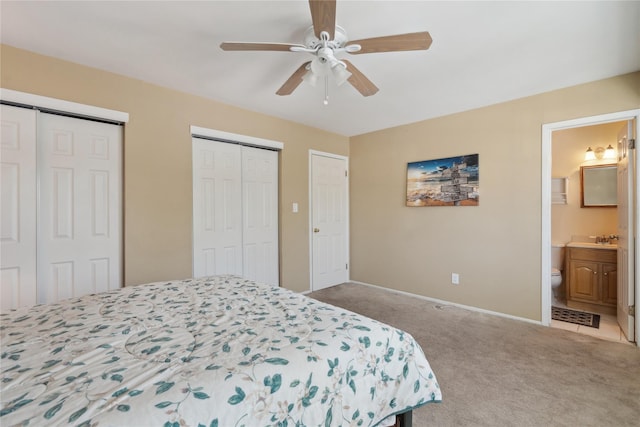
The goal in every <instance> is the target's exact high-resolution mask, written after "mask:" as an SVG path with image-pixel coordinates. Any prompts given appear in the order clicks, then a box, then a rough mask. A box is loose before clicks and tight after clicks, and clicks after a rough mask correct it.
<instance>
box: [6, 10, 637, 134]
mask: <svg viewBox="0 0 640 427" xmlns="http://www.w3.org/2000/svg"><path fill="white" fill-rule="evenodd" d="M0 15H1V22H0V24H1V27H0V28H1V33H0V40H1V41H2V43H3V44H8V45H11V46H15V47H19V48H22V49H27V50H30V51H34V52H38V53H41V54H45V55H50V56H54V57H58V58H62V59H65V60H68V61H72V62H76V63H80V64H85V65H89V66H92V67H96V68H100V69H104V70H108V71H112V72H114V73H118V74H123V75H126V76H130V77H134V78H137V79H141V80H144V81H147V82H150V83H155V84H158V85H161V86H165V87H169V88H173V89H177V90H180V91H183V92H188V93H191V94H196V95H200V96H203V97H206V98H210V99H214V100H217V101H220V102H223V103H225V104H230V105H235V106H238V107H241V108H245V109H248V110H252V111H258V112H262V113H265V114H269V115H272V116H276V117H281V118H284V119H288V120H292V121H295V122H299V123H303V124H305V125H309V126H313V127H317V128H321V129H325V130H328V131H332V132H336V133H339V134H342V135H346V136H352V135H357V134H362V133H366V132H371V131H375V130H379V129H383V128H388V127H392V126H397V125H401V124H406V123H411V122H416V121H420V120H424V119H428V118H432V117H437V116H442V115H446V114H450V113H455V112H460V111H465V110H469V109H473V108H477V107H481V106H486V105H490V104H495V103H498V102H502V101H506V100H511V99H516V98H521V97H524V96H528V95H533V94H536V93H541V92H545V91H550V90H554V89H559V88H562V87H567V86H572V85H576V84H580V83H585V82H589V81H593V80H598V79H602V78H607V77H611V76H615V75H619V74H624V73H628V72H632V71H636V70H640V25H638V23H640V2H639V1H623V2H612V1H589V2H540V1H534V2H517V1H501V2H484V1H472V2H458V1H447V2H436V1H350V0H338V5H337V23H338V25H340V26H342V27H343V28H345V29H346V31H347V34H348V36H349V38H350V39H361V38H368V37H375V36H382V35H392V34H399V33H407V32H417V31H424V30H427V31H429V32H430V34H431V36H432V38H433V44H432V45H431V48H430V49H429V50H427V51H413V52H392V53H374V54H364V55H348V54H344V55H343V56H341V57H339V59H340V58H346V57H348V59H349V60H350V61H351V62H352V63H353V64H354V65H355V66H356V67H358V68H359V69H360V70H361V71H362V72H363V73H364V74H365V75H366V76H367V77H369V79H370V80H372V81H373V83H375V84H376V85H377V86H378V87H379V88H380V91H379V92H378V93H377V94H376V95H374V96H371V97H366V98H365V97H363V96H361V95H360V94H359V93H358V92H356V90H355V89H354V88H353V87H351V86H350V85H348V84H346V85H344V86H341V87H336V86H334V85H333V84H331V85H330V88H329V92H330V98H329V101H330V102H329V105H328V106H325V105H323V103H322V100H323V97H324V90H323V87H315V88H314V87H311V86H309V85H307V84H306V83H303V84H301V85H300V86H299V87H298V89H296V91H295V92H294V93H293V94H292V95H290V96H284V97H281V96H277V95H276V94H275V92H276V90H278V88H279V87H280V86H281V85H282V84H283V83H284V82H285V80H286V79H287V78H288V77H289V76H290V75H291V74H292V73H293V71H294V70H295V69H296V68H298V66H299V65H301V64H302V63H303V62H305V61H307V60H309V59H311V57H310V56H309V55H308V54H305V53H293V52H223V51H222V50H221V49H220V48H219V45H220V43H221V42H222V41H251V42H262V41H263V42H281V43H295V44H298V43H302V42H303V40H302V39H303V33H304V31H305V30H306V29H307V28H308V27H309V26H310V25H311V16H310V12H309V6H308V3H307V1H306V0H295V1H269V0H262V1H251V2H250V1H237V0H236V1H208V2H204V1H199V2H186V1H175V2H166V1H165V2H159V1H142V2H131V1H129V2H114V1H91V2H62V1H46V2H35V1H33V2H31V1H19V2H13V1H5V0H2V1H1V3H0Z"/></svg>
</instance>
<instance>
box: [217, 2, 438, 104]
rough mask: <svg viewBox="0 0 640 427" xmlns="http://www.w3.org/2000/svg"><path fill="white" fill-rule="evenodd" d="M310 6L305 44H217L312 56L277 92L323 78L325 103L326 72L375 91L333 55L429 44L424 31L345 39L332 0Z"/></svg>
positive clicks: (366, 90) (364, 90) (366, 91)
mask: <svg viewBox="0 0 640 427" xmlns="http://www.w3.org/2000/svg"><path fill="white" fill-rule="evenodd" d="M309 8H310V9H311V20H312V23H313V25H312V26H311V27H310V28H309V29H308V30H307V31H306V33H305V36H304V44H288V43H245V42H224V43H221V44H220V47H221V48H222V50H225V51H244V50H246V51H252V50H253V51H285V52H307V53H309V54H311V55H313V56H314V58H313V59H312V60H311V61H307V62H305V63H304V64H302V65H301V66H300V67H298V69H297V70H295V71H294V72H293V74H292V75H291V77H289V79H288V80H287V81H286V82H285V83H284V84H283V85H282V87H280V89H278V91H277V92H276V94H278V95H282V96H284V95H290V94H291V93H293V91H294V90H295V89H296V88H297V87H298V86H299V85H300V83H302V81H307V82H308V83H310V84H311V85H313V86H315V85H316V84H317V81H318V80H320V79H323V80H324V87H325V99H324V103H325V105H326V104H327V103H328V98H329V95H328V91H329V89H328V79H329V75H331V76H333V78H334V79H335V81H336V83H337V84H338V85H341V84H343V83H344V82H345V81H348V82H349V83H350V84H351V85H352V86H353V87H354V88H355V89H356V90H357V91H358V92H360V93H361V94H362V95H363V96H371V95H374V94H375V93H376V92H378V88H377V87H376V85H375V84H373V83H372V82H371V80H369V79H368V78H367V77H366V76H365V75H364V74H363V73H362V72H361V71H360V70H358V69H357V68H356V67H355V66H354V65H353V64H352V63H351V62H349V61H347V60H339V59H338V58H336V54H341V53H344V52H346V53H349V54H352V55H357V54H362V53H376V52H394V51H407V50H427V49H429V46H431V41H432V40H431V36H430V35H429V33H428V32H427V31H423V32H418V33H407V34H397V35H392V36H383V37H373V38H368V39H361V40H348V38H347V34H346V32H345V31H344V29H343V28H342V27H340V26H338V25H336V1H335V0H309Z"/></svg>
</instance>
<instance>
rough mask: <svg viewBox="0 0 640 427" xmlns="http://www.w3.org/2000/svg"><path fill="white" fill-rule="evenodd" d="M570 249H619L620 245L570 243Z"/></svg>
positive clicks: (568, 245)
mask: <svg viewBox="0 0 640 427" xmlns="http://www.w3.org/2000/svg"><path fill="white" fill-rule="evenodd" d="M567 247H568V248H587V249H610V250H613V249H618V244H617V242H616V243H593V242H569V243H567Z"/></svg>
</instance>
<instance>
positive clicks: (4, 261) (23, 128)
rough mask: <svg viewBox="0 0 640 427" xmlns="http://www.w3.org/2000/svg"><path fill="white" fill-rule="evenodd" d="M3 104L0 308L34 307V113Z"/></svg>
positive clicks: (0, 161)
mask: <svg viewBox="0 0 640 427" xmlns="http://www.w3.org/2000/svg"><path fill="white" fill-rule="evenodd" d="M0 107H2V110H1V111H0V112H1V116H0V123H1V125H2V136H1V137H0V145H1V150H0V163H1V168H2V175H1V177H0V180H1V181H0V187H1V188H2V190H1V192H0V193H1V195H0V198H1V200H0V223H1V224H0V236H1V237H0V241H1V242H2V243H1V244H2V248H1V252H0V310H2V311H6V310H9V309H12V308H18V307H26V306H30V305H35V304H36V302H37V295H36V209H37V204H36V188H37V187H36V111H35V110H30V109H26V108H18V107H11V106H8V105H1V106H0Z"/></svg>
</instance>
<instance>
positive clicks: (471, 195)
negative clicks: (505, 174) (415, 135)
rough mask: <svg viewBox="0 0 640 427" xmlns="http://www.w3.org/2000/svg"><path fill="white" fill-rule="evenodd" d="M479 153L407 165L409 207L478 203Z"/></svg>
mask: <svg viewBox="0 0 640 427" xmlns="http://www.w3.org/2000/svg"><path fill="white" fill-rule="evenodd" d="M478 157H479V156H478V154H469V155H466V156H457V157H447V158H444V159H436V160H422V161H419V162H411V163H408V164H407V206H478V204H479V203H480V184H479V174H478Z"/></svg>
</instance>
